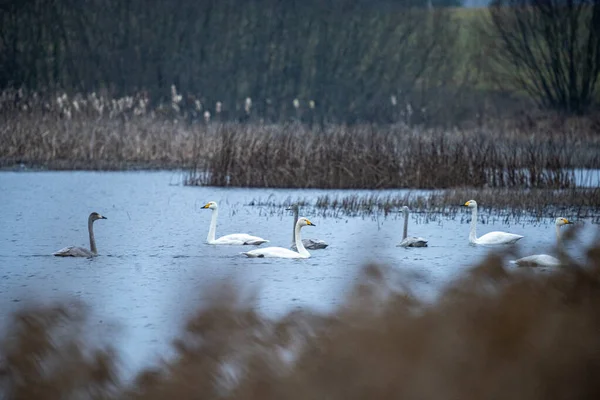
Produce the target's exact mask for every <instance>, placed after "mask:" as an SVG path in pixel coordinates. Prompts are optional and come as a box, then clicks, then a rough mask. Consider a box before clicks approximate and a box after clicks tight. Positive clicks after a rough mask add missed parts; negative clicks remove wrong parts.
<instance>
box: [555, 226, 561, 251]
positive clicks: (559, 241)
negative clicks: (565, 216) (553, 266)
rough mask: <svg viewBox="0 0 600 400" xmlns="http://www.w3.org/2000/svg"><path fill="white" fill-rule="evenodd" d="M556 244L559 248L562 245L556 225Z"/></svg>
mask: <svg viewBox="0 0 600 400" xmlns="http://www.w3.org/2000/svg"><path fill="white" fill-rule="evenodd" d="M556 244H557V245H558V246H560V245H561V244H562V240H561V238H560V226H559V225H556Z"/></svg>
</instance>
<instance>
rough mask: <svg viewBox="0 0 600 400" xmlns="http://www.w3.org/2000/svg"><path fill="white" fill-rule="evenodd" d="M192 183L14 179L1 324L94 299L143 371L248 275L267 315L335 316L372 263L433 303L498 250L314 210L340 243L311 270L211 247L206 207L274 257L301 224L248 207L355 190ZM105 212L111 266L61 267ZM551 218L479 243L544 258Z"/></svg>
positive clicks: (1, 256) (453, 224) (5, 235)
mask: <svg viewBox="0 0 600 400" xmlns="http://www.w3.org/2000/svg"><path fill="white" fill-rule="evenodd" d="M181 178H182V176H181V175H180V174H178V173H172V172H117V173H106V172H35V173H34V172H31V173H15V172H2V173H0V204H2V216H1V222H0V302H2V304H3V310H4V313H3V314H2V316H1V317H0V318H2V319H3V320H2V321H0V322H4V321H5V318H6V316H7V315H8V314H9V313H10V311H11V310H13V309H14V308H15V307H18V306H21V305H23V304H27V303H29V302H49V301H52V300H58V299H62V298H64V297H65V296H68V297H76V298H80V299H81V300H83V301H85V302H86V303H88V304H89V305H91V306H92V308H93V310H94V312H95V315H96V317H95V320H96V321H97V323H98V325H99V326H100V325H102V326H103V327H104V328H105V329H106V328H107V327H108V329H111V327H112V326H113V325H112V324H114V323H118V324H120V329H121V330H122V331H121V336H120V337H121V338H122V342H121V343H118V344H117V345H120V346H122V349H123V353H124V355H125V356H126V357H128V360H126V361H127V362H128V363H129V366H130V367H131V368H137V367H139V366H140V365H141V364H142V363H144V362H147V361H148V360H152V359H153V357H154V355H156V354H159V353H161V352H163V351H164V350H165V349H166V348H167V345H168V344H169V339H170V338H171V337H172V336H173V335H175V334H176V332H175V331H174V330H176V329H177V328H178V327H179V326H178V325H177V324H178V323H179V321H181V320H182V316H184V315H185V314H186V313H187V312H188V311H189V310H187V309H186V308H185V307H182V304H184V303H185V301H186V300H187V299H189V298H192V297H193V298H200V299H201V298H202V293H203V289H204V288H205V287H206V285H207V284H214V283H216V282H225V281H226V280H227V279H228V278H229V277H231V276H234V277H235V278H236V279H237V280H238V281H239V282H241V283H244V284H250V285H255V286H257V287H259V289H260V292H259V293H260V294H259V304H260V307H261V310H262V311H263V312H264V313H265V314H273V315H276V314H279V313H282V312H284V311H287V310H289V309H290V308H294V307H311V308H314V309H318V310H323V311H327V310H328V309H330V308H331V307H332V306H335V305H336V304H338V302H340V300H341V298H342V296H343V295H344V294H345V292H346V290H347V288H348V285H349V284H351V283H353V282H354V281H355V279H356V273H357V268H358V267H360V266H362V265H363V264H364V263H365V262H368V261H371V260H376V261H378V262H379V263H385V264H391V265H394V266H395V267H396V268H398V269H402V270H405V271H406V272H407V276H414V274H415V273H416V274H418V278H416V279H417V282H418V283H419V286H418V287H419V288H420V290H421V294H422V295H423V296H430V295H435V292H436V288H437V287H439V285H442V284H444V283H446V282H448V281H449V280H451V279H452V278H454V277H455V276H457V273H458V272H460V271H462V270H464V269H465V268H467V267H469V266H471V265H473V264H475V263H476V262H478V261H479V260H481V258H482V257H483V256H484V255H485V254H486V253H487V251H488V249H486V248H484V247H473V246H470V245H469V244H468V231H469V226H468V222H467V221H468V219H467V218H464V219H462V221H463V222H461V218H455V219H447V218H443V217H441V218H438V219H437V221H435V222H430V223H419V221H421V220H420V219H418V218H417V217H413V218H411V221H410V225H409V234H411V235H415V236H422V237H425V238H426V239H428V240H429V244H430V247H428V248H424V249H403V248H398V247H395V245H396V244H397V243H398V242H399V241H400V238H401V230H402V218H401V217H399V216H396V215H394V216H392V217H388V218H384V217H383V216H381V215H380V216H373V217H365V218H359V217H357V218H324V217H320V216H318V215H315V214H314V213H313V211H312V210H306V212H305V213H301V214H302V215H304V216H308V217H310V218H311V220H312V222H314V223H315V224H316V225H317V226H316V227H314V228H312V227H306V228H304V229H303V237H313V238H319V239H323V240H325V241H327V242H328V243H329V244H330V246H329V247H328V248H327V249H325V250H315V251H311V254H312V258H310V259H306V260H283V259H247V258H245V257H244V256H242V255H240V254H239V253H240V251H243V250H247V249H248V248H247V247H238V246H210V245H207V244H205V243H204V241H205V239H206V235H207V233H208V225H209V222H210V217H211V212H210V211H209V210H202V209H201V207H202V206H203V205H204V204H205V203H206V202H208V201H211V200H214V201H217V202H218V203H219V205H220V213H219V221H218V225H217V237H218V236H222V235H225V234H229V233H249V234H255V235H258V236H261V237H264V238H267V239H269V240H270V241H271V242H270V243H268V244H267V245H263V247H264V246H271V245H272V246H283V247H289V245H290V244H291V239H292V237H291V236H292V222H293V221H292V218H293V216H292V214H291V213H290V212H287V211H284V210H280V209H273V208H265V207H257V206H248V205H247V204H248V203H250V202H251V201H252V200H253V199H257V198H262V199H265V198H268V197H269V196H271V198H272V199H275V200H277V199H281V200H285V199H286V198H288V197H291V198H293V199H295V198H298V197H302V198H305V199H309V200H310V199H315V198H316V197H317V196H319V195H322V194H326V193H330V194H331V193H333V194H348V193H350V192H344V191H325V190H272V189H252V190H250V189H224V188H198V187H185V186H183V185H181V184H180V182H181ZM389 192H391V191H389ZM396 192H398V193H400V192H401V191H396ZM465 200H468V199H465ZM91 211H97V212H99V213H101V214H103V215H105V216H106V217H107V218H108V219H107V220H100V221H97V222H96V223H95V234H96V241H97V245H98V251H99V254H100V256H99V257H97V258H95V259H93V260H88V259H81V258H59V257H53V256H52V255H51V253H52V252H54V251H56V250H58V249H60V248H62V247H64V246H70V245H77V246H83V247H88V246H89V243H88V238H87V216H88V215H89V213H90V212H91ZM465 214H468V212H467V211H466V210H465ZM564 216H565V217H567V218H569V217H570V216H569V215H564ZM553 217H556V216H553ZM481 219H485V216H483V218H482V217H481V216H480V220H481ZM551 220H553V219H550V218H549V219H548V220H547V221H544V222H545V223H544V224H540V225H537V226H532V225H527V224H523V223H521V224H512V225H505V224H502V223H500V222H494V221H493V220H492V219H488V220H487V221H488V223H487V224H483V223H480V225H479V227H478V234H479V235H482V234H484V233H486V232H489V231H492V230H497V229H499V230H507V231H510V232H514V233H518V234H523V235H525V238H524V239H523V240H522V241H521V242H522V243H521V254H522V255H527V254H535V253H539V252H545V251H548V249H549V248H550V246H551V245H552V244H554V242H555V234H554V226H553V225H551V224H548V223H547V222H549V221H551ZM581 222H583V223H585V226H584V232H583V238H584V239H586V240H587V239H589V240H588V242H591V241H592V240H594V232H595V231H594V229H595V228H596V227H595V226H593V225H592V224H591V223H589V221H581ZM586 244H587V243H586ZM114 329H117V328H116V325H115V328H114Z"/></svg>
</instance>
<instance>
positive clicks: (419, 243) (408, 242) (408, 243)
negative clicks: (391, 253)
mask: <svg viewBox="0 0 600 400" xmlns="http://www.w3.org/2000/svg"><path fill="white" fill-rule="evenodd" d="M396 247H427V240H425V239H423V238H422V237H411V236H408V237H407V238H405V239H403V240H402V241H401V242H400V244H398V245H396Z"/></svg>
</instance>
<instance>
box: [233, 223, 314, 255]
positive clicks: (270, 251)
mask: <svg viewBox="0 0 600 400" xmlns="http://www.w3.org/2000/svg"><path fill="white" fill-rule="evenodd" d="M303 226H316V225H315V224H313V223H312V222H310V221H309V220H308V219H307V218H304V217H302V218H299V219H298V221H297V222H296V226H295V228H294V236H295V238H296V248H297V249H298V251H293V250H290V249H286V248H284V247H265V248H264V249H256V250H250V251H247V252H245V253H242V254H243V255H245V256H246V257H251V258H310V253H309V252H308V250H306V248H305V247H304V244H303V243H302V238H301V237H300V229H302V227H303Z"/></svg>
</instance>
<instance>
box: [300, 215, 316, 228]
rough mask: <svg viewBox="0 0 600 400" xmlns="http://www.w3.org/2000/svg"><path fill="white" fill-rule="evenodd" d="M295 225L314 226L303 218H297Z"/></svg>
mask: <svg viewBox="0 0 600 400" xmlns="http://www.w3.org/2000/svg"><path fill="white" fill-rule="evenodd" d="M296 224H298V225H299V226H307V225H310V226H316V225H315V224H313V223H312V222H310V221H309V220H308V218H304V217H302V218H298V222H296Z"/></svg>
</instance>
